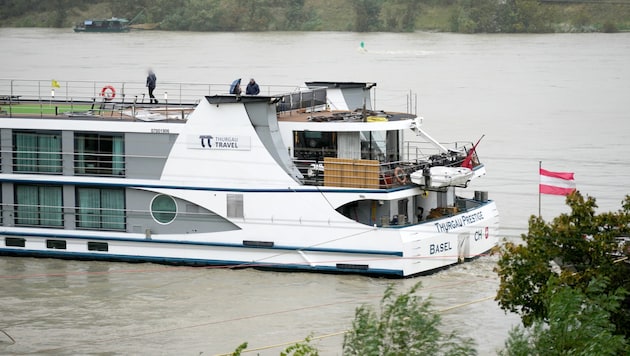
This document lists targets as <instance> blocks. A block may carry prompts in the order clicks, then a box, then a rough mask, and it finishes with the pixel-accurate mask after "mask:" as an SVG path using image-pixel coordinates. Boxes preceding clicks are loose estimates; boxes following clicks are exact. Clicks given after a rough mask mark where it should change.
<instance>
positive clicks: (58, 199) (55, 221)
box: [3, 184, 126, 231]
mask: <svg viewBox="0 0 630 356" xmlns="http://www.w3.org/2000/svg"><path fill="white" fill-rule="evenodd" d="M14 197H15V200H14V205H13V210H14V211H13V212H14V214H13V215H14V223H15V225H17V226H41V227H64V204H63V189H62V187H61V186H55V185H26V184H25V185H21V184H16V185H14ZM4 209H7V206H6V205H3V210H4ZM125 213H126V212H125V191H124V189H118V188H95V187H77V188H76V207H75V208H74V214H75V216H76V227H77V228H84V229H99V230H122V231H124V230H125V228H126V216H125Z"/></svg>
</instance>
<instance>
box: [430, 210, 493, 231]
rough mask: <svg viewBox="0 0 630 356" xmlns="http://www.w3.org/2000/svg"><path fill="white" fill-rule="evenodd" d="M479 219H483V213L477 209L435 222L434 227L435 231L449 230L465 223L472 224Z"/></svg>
mask: <svg viewBox="0 0 630 356" xmlns="http://www.w3.org/2000/svg"><path fill="white" fill-rule="evenodd" d="M481 220H483V213H482V212H481V211H479V212H476V213H472V214H466V215H461V216H457V217H454V218H452V219H450V220H447V221H445V222H436V223H435V228H436V229H437V232H449V231H451V230H455V229H458V228H460V227H463V226H466V225H470V224H474V223H476V222H478V221H481Z"/></svg>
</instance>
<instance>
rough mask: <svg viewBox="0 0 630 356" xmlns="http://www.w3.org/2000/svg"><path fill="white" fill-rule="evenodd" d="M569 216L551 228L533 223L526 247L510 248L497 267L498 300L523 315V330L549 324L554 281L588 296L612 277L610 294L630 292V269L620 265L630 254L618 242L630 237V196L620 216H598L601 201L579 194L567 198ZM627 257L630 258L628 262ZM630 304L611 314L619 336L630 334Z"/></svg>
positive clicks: (525, 239)
mask: <svg viewBox="0 0 630 356" xmlns="http://www.w3.org/2000/svg"><path fill="white" fill-rule="evenodd" d="M566 203H567V205H568V206H569V207H570V208H571V212H570V213H569V214H561V215H560V216H558V217H556V218H554V219H553V221H552V222H550V223H546V222H545V221H544V220H543V219H541V218H539V217H535V216H532V217H530V220H529V230H528V233H527V234H526V235H525V234H524V235H522V239H523V242H524V244H522V245H519V244H515V243H511V242H508V243H506V244H504V245H503V246H502V247H501V252H502V255H501V257H500V259H499V262H498V264H497V267H496V272H497V273H498V275H499V277H500V286H499V291H498V293H497V300H498V301H499V305H500V306H501V308H503V309H505V310H508V311H511V312H515V313H518V314H520V315H521V318H522V321H523V324H524V325H525V326H531V325H533V324H534V322H535V321H538V320H546V319H547V318H549V315H550V314H549V305H548V304H547V298H548V297H549V291H550V290H549V288H550V287H549V286H550V284H549V283H548V282H549V280H550V279H551V278H552V277H555V276H557V278H558V284H559V285H562V286H567V287H572V288H575V289H576V290H577V291H581V292H583V293H586V292H587V290H588V288H589V283H590V282H591V281H592V280H593V279H598V278H603V277H606V278H608V279H609V283H608V284H607V285H606V288H605V289H604V292H605V293H612V292H614V291H616V290H618V289H619V288H624V289H626V290H630V278H629V276H630V274H629V273H628V272H630V268H629V266H630V265H629V264H628V263H627V261H624V260H623V259H620V258H619V257H620V256H625V254H626V250H624V247H623V246H622V245H620V243H619V242H618V240H617V238H618V237H621V236H630V196H626V198H625V200H624V202H623V203H622V206H623V209H622V210H619V211H618V212H616V213H611V212H608V213H602V214H599V215H598V214H596V213H595V208H596V207H597V205H596V204H595V199H594V198H592V197H587V198H586V199H585V198H584V197H583V196H582V195H581V194H580V193H579V192H576V193H574V194H571V195H569V196H567V198H566ZM626 257H627V256H626ZM629 307H630V298H628V297H627V296H626V298H625V299H624V300H623V301H622V308H619V309H618V310H616V311H615V312H613V313H611V316H610V318H611V320H612V322H613V323H614V324H615V325H616V327H617V329H616V330H617V331H616V332H617V333H623V334H625V335H627V334H628V333H629V332H630V308H629Z"/></svg>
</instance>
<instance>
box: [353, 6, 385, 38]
mask: <svg viewBox="0 0 630 356" xmlns="http://www.w3.org/2000/svg"><path fill="white" fill-rule="evenodd" d="M381 3H382V0H352V4H353V8H354V12H355V25H354V26H355V31H357V32H369V31H378V30H379V29H380V27H381V26H380V21H379V16H380V13H381Z"/></svg>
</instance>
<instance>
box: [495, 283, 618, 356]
mask: <svg viewBox="0 0 630 356" xmlns="http://www.w3.org/2000/svg"><path fill="white" fill-rule="evenodd" d="M607 284H608V281H607V279H606V278H599V277H598V278H595V279H593V280H592V281H591V282H590V283H589V284H588V286H587V287H586V290H585V292H584V293H583V292H582V291H580V290H578V289H574V288H571V287H569V286H566V285H558V278H556V277H552V278H551V279H550V280H549V282H548V283H547V292H546V298H545V305H546V307H547V310H548V312H549V314H548V317H547V319H546V321H543V320H536V321H535V322H534V323H533V325H532V326H531V327H530V328H528V329H523V328H522V327H517V328H515V329H512V330H511V331H510V334H509V337H508V340H507V341H506V348H505V350H502V351H501V352H500V353H499V354H500V355H502V356H521V355H522V356H528V355H550V356H553V355H558V356H560V355H585V356H586V355H627V354H628V352H630V349H629V348H628V344H627V341H626V339H625V338H624V337H623V336H622V335H615V325H614V324H613V323H612V322H611V321H610V313H611V312H614V311H616V310H618V309H619V308H620V306H621V304H620V302H621V301H622V300H623V299H624V296H626V295H627V294H628V293H627V292H626V291H625V290H623V289H622V288H619V289H617V290H615V291H613V292H611V293H610V294H607V293H606V292H605V290H606V286H607Z"/></svg>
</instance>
